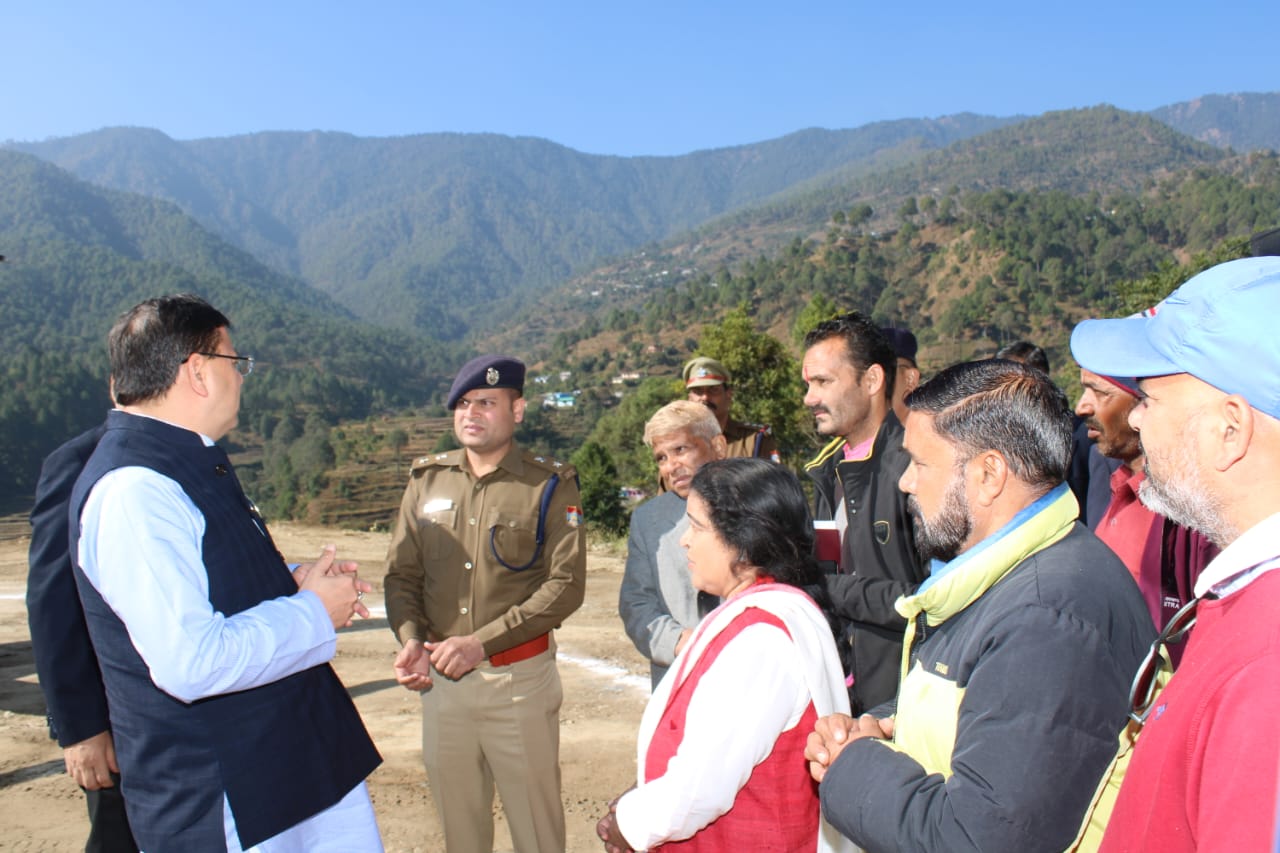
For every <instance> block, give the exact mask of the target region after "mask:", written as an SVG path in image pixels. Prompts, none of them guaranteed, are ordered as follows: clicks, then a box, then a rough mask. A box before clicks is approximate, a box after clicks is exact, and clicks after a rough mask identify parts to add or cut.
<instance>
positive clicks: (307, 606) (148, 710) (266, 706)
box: [69, 296, 382, 853]
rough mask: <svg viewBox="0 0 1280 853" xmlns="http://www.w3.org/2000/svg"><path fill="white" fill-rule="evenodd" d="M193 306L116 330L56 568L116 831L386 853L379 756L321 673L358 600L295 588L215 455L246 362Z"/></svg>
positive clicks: (220, 843) (338, 580) (314, 584)
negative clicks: (113, 767)
mask: <svg viewBox="0 0 1280 853" xmlns="http://www.w3.org/2000/svg"><path fill="white" fill-rule="evenodd" d="M229 326H230V323H229V322H228V321H227V318H226V317H224V316H223V315H222V314H221V313H220V312H218V311H217V310H216V309H214V308H213V307H212V306H210V305H209V304H208V303H206V302H204V301H203V300H201V299H199V298H197V297H194V296H169V297H162V298H159V299H152V300H148V301H147V302H143V303H141V304H140V305H138V306H135V307H134V308H133V309H131V310H129V311H128V312H126V313H125V314H123V315H122V316H121V317H120V319H119V320H117V321H116V323H115V325H114V326H113V327H112V329H111V333H110V335H109V337H108V349H109V354H110V362H111V374H112V378H113V381H114V390H115V397H116V404H117V407H118V408H117V410H116V411H113V412H111V413H110V414H109V415H108V418H107V429H106V432H105V433H104V435H103V437H102V439H101V441H99V443H98V446H97V448H96V449H95V450H94V452H93V455H92V456H91V457H90V458H89V461H88V463H87V464H86V466H85V469H84V472H83V473H82V474H81V475H80V478H79V480H78V481H77V482H76V485H75V488H74V489H73V490H72V494H71V502H70V509H69V511H70V522H71V525H70V526H71V539H72V545H71V553H72V554H73V555H74V559H75V572H76V583H77V584H78V586H79V590H80V597H81V600H82V602H83V604H84V611H85V619H86V623H87V625H88V627H89V634H90V636H91V638H92V639H93V644H94V649H95V651H96V652H97V655H98V661H99V664H100V666H101V669H102V675H103V681H104V683H105V686H106V691H107V703H108V707H109V713H110V719H111V730H112V734H113V736H114V739H115V748H116V755H117V759H118V763H119V767H120V773H121V777H122V785H121V786H122V789H123V792H124V795H125V803H126V808H127V809H128V813H129V820H130V823H131V825H132V826H133V829H134V834H135V836H136V837H137V840H138V843H139V846H140V847H142V849H144V850H146V851H148V853H163V851H169V850H180V851H184V853H186V851H193V850H200V851H204V850H228V851H239V850H246V849H250V848H255V849H261V850H265V851H272V850H281V849H288V850H307V851H315V850H332V851H338V850H341V851H364V850H374V851H380V850H381V849H382V845H381V842H380V840H379V837H378V830H377V824H376V822H375V820H374V815H373V807H372V805H371V803H370V800H369V795H368V790H367V788H366V786H365V784H364V779H365V777H366V776H368V774H369V773H370V772H371V771H372V770H373V769H374V768H375V767H376V766H377V765H378V763H379V762H380V760H381V759H380V757H379V755H378V753H377V750H376V749H375V748H374V746H373V742H372V741H371V740H370V739H369V735H368V733H367V732H366V731H365V729H364V726H363V724H362V723H361V721H360V716H359V714H358V713H357V711H356V709H355V705H354V704H353V703H352V702H351V699H350V697H349V696H348V695H347V692H346V690H345V689H344V688H343V686H342V683H341V682H340V681H339V680H338V677H337V676H336V675H335V674H334V672H333V670H332V669H331V668H330V667H329V665H328V663H327V662H328V661H329V660H330V659H331V658H332V657H333V654H334V650H335V647H336V634H335V629H336V628H338V627H341V626H343V625H346V624H348V623H349V622H350V620H351V619H352V617H353V616H354V615H355V614H357V613H358V614H360V615H362V616H366V615H368V611H367V610H366V609H365V608H364V606H363V605H362V604H361V603H360V600H359V599H360V597H361V596H362V595H363V593H364V592H365V591H367V590H368V589H370V586H369V585H368V584H367V583H365V582H363V581H359V580H357V579H356V576H355V574H354V570H355V566H354V564H350V563H338V562H335V560H334V552H333V549H332V548H326V549H325V550H324V552H323V553H322V556H321V558H320V559H319V560H318V561H317V562H315V563H313V564H309V565H305V566H302V567H300V568H299V570H298V571H297V573H296V574H290V571H289V568H288V566H286V565H285V562H284V560H283V559H282V558H281V556H280V553H279V552H278V551H277V550H276V547H275V545H274V543H273V542H272V541H271V537H270V535H269V534H268V533H267V529H266V526H265V525H264V524H263V522H262V519H261V517H260V516H259V515H258V513H257V511H256V509H255V508H254V506H253V504H252V503H251V502H250V501H249V500H248V498H246V497H245V494H244V492H243V491H242V490H241V488H240V484H239V481H238V480H237V478H236V475H235V471H234V469H233V468H232V467H231V463H230V462H229V461H228V459H227V456H226V454H225V453H224V452H223V451H222V450H221V449H220V448H218V447H217V445H216V444H214V442H215V441H216V440H217V439H219V438H221V437H223V436H224V435H226V434H227V432H229V431H230V430H231V429H233V428H234V427H235V425H236V420H237V417H238V412H239V408H240V389H241V385H242V384H243V382H244V378H245V376H247V375H248V374H249V373H250V371H251V370H252V368H253V360H252V358H250V357H248V356H242V355H238V354H237V353H236V351H235V348H234V347H233V346H232V344H231V337H230V335H229V334H228V328H229Z"/></svg>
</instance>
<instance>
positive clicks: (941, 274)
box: [0, 95, 1280, 517]
mask: <svg viewBox="0 0 1280 853" xmlns="http://www.w3.org/2000/svg"><path fill="white" fill-rule="evenodd" d="M1277 103H1280V95H1259V96H1229V97H1223V98H1219V97H1217V96H1213V97H1206V98H1203V99H1200V100H1199V101H1198V102H1195V104H1197V105H1198V106H1195V108H1192V105H1177V106H1176V107H1169V108H1165V111H1166V112H1167V113H1168V114H1167V115H1162V111H1156V112H1155V113H1153V114H1151V115H1143V114H1136V113H1127V112H1123V111H1120V110H1116V109H1114V108H1111V107H1096V108H1091V109H1085V110H1071V111H1063V112H1058V113H1050V114H1046V115H1043V116H1038V117H1035V118H1031V119H1023V120H1018V119H993V118H989V117H978V116H953V117H948V118H945V119H938V120H931V121H914V120H912V121H903V122H886V123H882V124H878V125H870V126H868V127H865V128H859V129H857V130H855V131H820V130H811V131H801V132H799V133H796V134H792V135H791V136H788V137H784V138H782V139H779V140H772V141H770V142H765V143H758V144H755V145H745V146H739V147H736V148H730V149H720V150H716V151H709V152H697V153H695V154H691V155H686V156H684V157H674V158H616V157H597V156H593V155H582V154H578V153H577V152H573V151H570V150H569V149H566V148H563V147H562V146H557V145H554V144H552V143H549V142H545V141H542V140H533V139H509V138H505V137H499V136H491V135H460V134H439V135H431V136H419V137H405V138H400V139H389V140H368V139H359V138H356V137H351V136H346V135H343V134H291V133H263V134H254V135H251V136H244V137H235V138H232V139H221V140H200V141H195V142H178V141H175V140H172V139H169V138H168V137H166V136H164V135H163V134H160V133H158V132H156V131H146V130H139V129H117V130H108V131H101V132H99V133H96V134H87V135H85V136H81V137H74V138H71V139H66V140H53V141H49V142H44V143H37V144H28V145H22V146H11V149H12V148H21V149H24V150H26V151H32V152H35V153H37V154H39V157H40V158H42V159H37V158H36V157H35V156H31V155H28V154H25V153H20V152H19V151H17V150H8V151H5V150H0V255H5V256H6V257H7V260H6V261H5V262H4V263H0V330H3V331H4V332H5V333H6V342H7V345H8V346H9V348H10V349H9V351H10V356H9V357H8V358H7V359H6V362H5V367H4V372H5V378H6V379H7V380H8V381H7V382H6V383H5V385H4V388H2V389H0V494H4V495H9V496H11V497H12V500H13V501H18V502H19V503H20V502H21V500H22V499H23V496H25V495H29V494H30V488H31V486H32V485H33V482H34V476H35V472H36V471H37V470H38V465H39V459H40V458H41V457H42V456H43V454H44V453H45V452H47V451H48V450H49V449H51V448H52V447H53V446H54V445H56V444H57V443H59V442H60V441H61V440H63V439H65V438H66V437H68V436H69V435H70V434H73V433H74V432H75V431H77V430H79V429H82V428H85V427H87V426H88V425H90V424H92V423H93V422H95V421H97V420H98V419H99V418H100V417H101V413H102V410H103V408H104V407H105V405H106V401H105V393H104V390H103V389H104V387H105V373H106V367H105V364H104V363H103V362H104V359H103V347H102V341H103V338H104V336H105V333H106V329H107V327H108V326H109V325H110V322H111V320H112V318H114V316H115V315H116V314H117V313H118V312H119V311H120V310H123V309H124V308H126V307H128V306H129V305H131V304H133V303H135V302H136V301H138V300H139V299H141V298H144V297H147V296H153V295H156V294H159V293H165V292H173V291H178V290H191V291H196V292H199V293H201V294H203V295H205V296H208V297H209V298H210V299H211V300H213V301H214V302H215V304H217V305H218V306H219V307H221V308H223V309H224V310H225V311H227V313H228V314H229V315H230V316H231V317H232V319H233V321H235V323H236V328H235V330H234V334H235V337H236V341H237V344H238V345H239V346H240V348H241V351H242V352H248V353H251V354H253V355H255V356H256V357H258V358H259V359H260V360H261V361H262V362H263V363H264V364H263V368H262V369H261V370H259V371H256V372H255V374H254V376H253V377H252V378H251V381H250V382H249V383H248V384H247V385H246V392H245V418H244V421H245V422H244V423H242V427H243V429H242V430H241V431H239V432H238V433H237V434H236V435H234V436H233V440H235V441H244V442H247V444H248V445H250V446H251V447H252V448H255V449H253V450H252V452H253V453H254V454H256V456H255V459H256V460H257V461H256V462H254V463H253V464H251V465H249V466H245V475H246V479H248V480H256V482H254V483H252V484H251V485H252V490H253V492H254V494H255V497H256V498H258V499H259V500H260V502H264V505H268V506H270V507H271V509H272V511H273V512H275V513H276V514H291V513H295V512H298V511H301V509H302V508H303V507H305V505H306V501H307V500H308V496H309V495H310V496H315V495H317V494H319V493H321V492H324V491H325V490H328V491H334V490H335V489H338V491H336V492H334V494H333V495H331V496H330V497H331V498H332V500H333V501H335V502H338V503H340V502H341V501H342V500H343V495H344V494H348V493H350V492H351V490H353V489H359V488H364V484H363V483H362V482H361V483H357V481H356V480H355V479H353V478H351V477H346V476H343V477H339V478H337V482H338V483H339V486H334V485H331V484H327V479H326V477H325V474H324V472H325V471H326V470H327V467H326V466H328V467H331V466H332V465H333V464H334V461H335V459H337V461H338V462H339V463H341V462H342V460H343V459H344V458H346V459H347V460H348V463H350V464H364V463H354V462H351V460H353V459H374V458H379V459H382V460H383V464H385V461H386V460H387V459H389V458H391V457H389V456H387V453H388V449H389V448H392V447H395V448H396V449H395V454H396V458H397V459H398V458H399V454H400V450H401V448H403V446H404V445H403V444H401V443H399V439H396V440H395V441H392V439H391V438H390V436H391V435H393V434H394V433H396V432H397V431H399V430H400V427H399V426H395V427H389V426H388V425H387V424H386V423H381V424H376V425H375V424H372V423H370V424H368V426H367V428H361V430H360V431H359V432H353V431H352V430H351V429H350V428H348V429H347V430H346V431H345V434H344V435H343V436H342V437H339V435H338V432H340V431H335V429H334V425H335V424H336V423H338V422H340V421H343V422H345V421H349V420H352V419H354V420H360V419H365V418H368V417H369V416H370V415H380V413H385V412H390V411H395V410H402V409H406V408H407V407H411V406H420V405H421V404H423V403H424V402H430V401H432V400H433V399H434V400H438V395H439V393H440V392H441V390H442V388H443V387H445V386H446V385H447V382H448V381H449V378H450V375H451V373H452V370H453V369H454V368H455V367H456V365H457V363H458V362H459V360H460V359H462V358H463V357H465V355H466V354H467V353H468V352H469V351H471V350H474V348H477V347H483V348H485V349H493V348H499V347H506V348H508V349H510V350H511V351H513V352H514V353H516V354H518V355H521V356H522V357H525V358H527V359H529V360H530V361H531V363H532V365H533V366H534V367H535V368H536V369H537V370H539V371H552V372H553V373H554V372H558V370H569V371H571V372H572V375H573V379H572V380H571V385H570V387H572V385H582V386H583V387H588V388H593V389H595V390H593V391H589V392H588V394H587V395H584V398H582V401H581V403H582V404H581V405H580V407H579V408H578V409H577V410H576V411H573V412H564V413H551V414H546V413H541V412H539V413H538V414H537V416H533V417H531V418H530V422H529V423H528V424H526V430H527V431H531V432H532V434H533V436H534V437H535V438H536V443H537V444H538V446H539V447H545V448H547V449H550V450H551V451H552V452H556V453H559V454H561V455H567V454H568V453H570V452H572V450H573V449H575V448H576V447H577V446H578V445H579V444H580V443H581V442H582V440H583V439H584V438H585V437H586V436H587V435H588V433H590V432H591V430H592V428H593V425H596V424H597V423H598V422H599V420H600V418H601V416H602V415H603V414H604V413H605V412H606V411H607V410H608V407H609V406H611V405H613V403H614V402H615V400H614V397H613V392H612V390H611V389H610V386H609V384H608V383H609V379H610V378H611V377H614V376H616V375H618V374H619V373H624V372H626V373H638V374H640V375H651V376H666V375H672V374H673V373H674V371H675V370H677V369H678V365H679V363H680V362H681V361H682V360H683V359H684V358H686V357H688V355H690V354H691V353H692V352H694V351H695V350H696V349H697V348H698V347H699V344H700V339H701V337H702V335H703V331H704V328H705V327H706V326H707V324H713V323H716V322H718V321H719V320H721V319H723V318H724V317H726V316H728V315H730V314H732V313H734V312H738V313H739V314H741V313H742V312H745V316H746V317H747V318H748V319H749V321H750V323H751V324H753V325H754V326H756V327H757V328H758V329H760V330H763V331H767V332H769V333H770V334H772V335H773V336H774V337H775V338H777V339H778V340H781V341H785V342H786V343H787V346H789V347H791V348H794V347H795V342H794V337H793V332H794V329H795V327H796V324H797V323H798V322H799V321H800V320H801V319H802V318H803V316H804V315H806V312H808V314H812V313H813V312H814V311H816V310H833V309H835V308H859V309H861V310H864V311H868V312H871V313H873V314H874V316H875V317H876V319H878V320H880V321H882V322H885V323H895V324H900V325H906V326H909V327H911V328H913V329H915V330H916V331H917V333H918V334H919V336H920V338H921V342H922V345H923V350H922V359H923V360H924V362H925V364H926V366H927V367H938V366H941V365H942V364H944V363H946V362H947V361H950V360H954V359H957V358H963V357H967V356H969V355H971V354H973V353H979V352H984V351H989V350H990V348H991V347H993V346H994V345H996V344H997V343H999V342H1001V341H1004V340H1008V339H1011V338H1014V337H1031V338H1033V339H1036V340H1037V341H1039V342H1041V343H1044V344H1046V345H1047V346H1049V348H1050V349H1051V351H1052V352H1053V354H1054V355H1055V356H1056V357H1057V361H1058V366H1059V368H1060V369H1061V370H1063V371H1064V373H1065V372H1068V371H1066V366H1067V362H1066V353H1065V349H1064V344H1065V335H1066V333H1067V331H1069V329H1070V326H1071V325H1072V324H1073V323H1074V322H1075V320H1077V319H1078V318H1079V317H1081V316H1084V315H1085V314H1087V313H1108V312H1114V311H1118V310H1121V308H1122V307H1124V306H1125V305H1126V304H1127V302H1126V300H1129V299H1138V298H1139V297H1136V296H1133V295H1132V294H1131V293H1130V292H1128V290H1127V289H1126V288H1127V282H1131V281H1133V280H1135V279H1140V278H1141V277H1143V276H1148V275H1151V274H1154V273H1160V272H1161V271H1162V270H1166V271H1167V270H1168V269H1169V268H1170V267H1171V266H1172V265H1173V264H1176V263H1181V262H1185V261H1187V260H1189V259H1191V257H1192V256H1193V255H1195V254H1196V253H1198V252H1211V251H1212V252H1222V251H1231V250H1232V248H1231V247H1232V246H1233V245H1235V244H1236V243H1238V240H1239V238H1241V237H1247V236H1248V234H1249V233H1250V232H1251V231H1253V230H1258V229H1260V228H1266V227H1275V226H1276V225H1280V221H1278V220H1280V166H1278V165H1277V157H1276V155H1275V154H1274V153H1256V154H1245V153H1243V152H1244V151H1246V150H1248V149H1250V148H1255V147H1257V148H1270V149H1272V150H1273V151H1274V149H1277V148H1280V127H1278V126H1277V125H1276V122H1275V121H1274V120H1272V119H1269V118H1268V117H1269V116H1274V113H1275V105H1276V104H1277ZM1157 118H1160V119H1161V120H1160V121H1157V120H1156V119H1157ZM1179 122H1182V123H1184V124H1185V125H1186V126H1187V129H1188V130H1192V131H1194V132H1195V134H1196V135H1197V136H1198V137H1199V138H1202V139H1207V140H1209V141H1210V142H1212V143H1214V144H1206V143H1204V142H1200V141H1197V140H1196V139H1193V138H1191V136H1189V135H1187V134H1185V133H1182V132H1178V131H1177V130H1175V129H1173V128H1174V127H1176V126H1177V125H1178V123H1179ZM1192 125H1194V126H1192ZM1171 126H1172V127H1171ZM1269 127H1270V129H1268V128H1269ZM1268 134H1270V135H1268ZM1268 139H1269V140H1271V141H1270V142H1267V141H1266V140H1268ZM1245 140H1248V142H1244V141H1245ZM1258 140H1262V144H1257V145H1255V144H1254V142H1256V141H1258ZM1225 146H1232V148H1233V149H1234V150H1228V149H1227V148H1226V147H1225ZM46 161H47V162H46ZM51 163H56V164H58V165H59V166H61V167H62V168H58V167H56V166H54V165H51ZM64 169H65V170H67V171H64ZM71 173H74V175H75V176H77V177H73V176H72V174H71ZM107 186H109V187H113V188H115V189H105V188H104V187H107ZM122 188H123V189H127V190H129V191H127V192H126V191H119V190H120V189H122ZM1233 241H1235V243H1233ZM1224 247H1225V249H1224ZM602 257H612V258H613V260H611V261H609V262H607V263H604V264H598V265H593V264H594V262H596V261H597V260H598V259H599V258H602ZM574 270H580V271H581V270H585V272H581V273H580V274H579V275H577V276H575V277H570V274H571V273H572V272H573V271H574ZM374 322H376V323H377V325H374ZM532 391H533V389H531V393H532ZM740 396H742V397H743V399H744V400H747V399H749V396H750V395H749V394H748V393H744V394H742V395H740ZM646 399H649V398H646ZM793 409H795V406H793ZM432 413H434V412H427V414H432ZM421 414H422V412H421V411H419V415H421ZM758 417H763V415H758ZM769 417H770V418H772V419H773V420H775V421H777V420H778V418H779V416H775V415H770V416H769ZM785 417H787V418H788V419H794V420H796V423H795V424H788V428H789V429H790V434H791V435H793V436H796V435H802V434H803V429H804V427H803V425H799V426H798V425H797V424H800V422H802V421H804V420H805V419H804V417H803V413H802V412H798V411H793V412H792V413H791V414H788V415H786V416H785ZM623 432H625V431H623ZM623 432H620V431H618V430H616V429H615V430H614V431H613V432H612V433H610V434H611V435H615V436H616V435H620V434H623ZM433 435H434V434H433ZM433 435H432V436H425V437H422V438H421V439H420V440H422V441H427V442H428V443H429V442H430V441H434V437H433ZM604 438H605V436H603V435H602V436H601V439H602V440H603V439H604ZM415 440H418V439H415ZM379 442H382V443H379ZM386 442H392V443H386ZM605 443H606V447H605V450H606V451H609V452H613V453H615V454H621V453H624V452H629V451H630V450H633V449H634V448H624V447H612V446H607V444H608V443H607V442H605ZM615 443H616V442H615ZM797 443H798V444H804V442H803V441H801V440H798V439H797ZM412 444H413V443H412V442H411V443H410V445H411V446H412ZM263 449H265V451H266V452H265V454H264V453H262V452H261V451H262V450H263ZM792 450H794V451H795V452H797V453H799V452H800V448H799V447H796V448H792ZM631 473H634V472H631ZM398 476H399V472H398V470H397V471H396V472H395V475H394V476H393V477H392V479H393V480H394V479H396V478H398ZM379 488H380V489H381V491H380V492H379V493H380V494H381V493H383V492H387V491H389V492H390V493H394V491H395V486H394V484H392V485H391V486H390V488H389V489H388V488H387V486H386V485H385V484H383V485H382V486H380V487H379ZM344 489H345V490H347V491H346V492H343V491H342V490H344ZM11 502H12V501H11ZM10 508H13V507H10ZM371 515H372V516H374V517H376V515H377V513H376V512H374V513H372V514H371Z"/></svg>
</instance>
